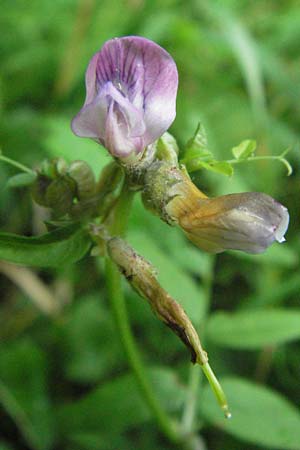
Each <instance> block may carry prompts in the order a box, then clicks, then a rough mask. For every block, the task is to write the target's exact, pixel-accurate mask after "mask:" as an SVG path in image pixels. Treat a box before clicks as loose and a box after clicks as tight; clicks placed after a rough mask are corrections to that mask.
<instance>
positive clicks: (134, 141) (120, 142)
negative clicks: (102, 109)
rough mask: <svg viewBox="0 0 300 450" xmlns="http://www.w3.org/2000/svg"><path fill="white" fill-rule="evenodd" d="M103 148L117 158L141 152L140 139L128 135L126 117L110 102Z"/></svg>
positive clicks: (128, 127) (116, 105)
mask: <svg viewBox="0 0 300 450" xmlns="http://www.w3.org/2000/svg"><path fill="white" fill-rule="evenodd" d="M104 142H105V146H106V148H108V149H109V150H110V152H111V153H112V154H113V155H114V156H117V157H120V158H127V157H128V156H129V155H131V154H134V153H139V152H140V151H141V150H143V147H144V145H143V140H142V138H141V137H132V136H131V135H130V126H129V124H128V122H127V119H126V116H125V114H124V112H123V111H122V109H120V108H119V105H118V104H117V103H116V102H115V101H114V100H112V101H111V103H110V105H109V108H108V114H107V117H106V125H105V138H104Z"/></svg>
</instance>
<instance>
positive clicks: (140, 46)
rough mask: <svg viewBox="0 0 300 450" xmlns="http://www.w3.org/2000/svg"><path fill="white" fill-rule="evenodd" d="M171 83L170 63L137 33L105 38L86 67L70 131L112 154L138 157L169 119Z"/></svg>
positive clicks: (173, 88)
mask: <svg viewBox="0 0 300 450" xmlns="http://www.w3.org/2000/svg"><path fill="white" fill-rule="evenodd" d="M177 87H178V74H177V68H176V64H175V62H174V61H173V59H172V58H171V56H170V55H169V54H168V53H167V52H166V51H165V50H164V49H163V48H161V47H160V46H159V45H157V44H155V43H154V42H152V41H149V40H148V39H145V38H142V37H137V36H128V37H124V38H116V39H112V40H110V41H107V42H106V43H105V44H104V45H103V47H102V49H101V50H100V51H99V52H98V53H96V54H95V55H94V56H93V58H92V59H91V61H90V64H89V66H88V69H87V72H86V90H87V93H86V99H85V103H84V106H83V108H82V109H81V111H80V112H79V113H78V114H77V116H75V118H74V119H73V121H72V130H73V131H74V133H75V134H77V135H79V136H81V137H91V138H94V139H98V140H99V141H100V142H101V143H102V144H103V145H104V146H105V147H106V148H107V149H108V150H109V151H110V153H111V154H112V155H114V156H116V157H121V158H122V157H124V155H127V156H128V155H129V154H130V153H133V154H135V155H138V154H140V153H141V152H143V150H144V148H145V147H146V146H147V145H149V144H151V143H152V142H154V141H155V140H156V139H158V138H159V137H160V136H161V135H162V134H163V133H164V132H165V131H166V130H167V129H168V128H169V126H170V125H171V123H172V122H173V120H174V118H175V115H176V94H177Z"/></svg>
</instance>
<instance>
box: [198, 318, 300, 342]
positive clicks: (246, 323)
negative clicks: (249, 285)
mask: <svg viewBox="0 0 300 450" xmlns="http://www.w3.org/2000/svg"><path fill="white" fill-rule="evenodd" d="M206 332H207V337H208V339H209V340H210V341H211V342H214V343H215V344H217V345H220V346H221V347H229V348H243V349H257V348H261V347H264V346H268V345H276V344H281V343H283V342H288V341H291V340H295V339H299V338H300V309H299V310H286V309H273V310H272V309H271V310H261V309H259V310H255V311H252V310H249V311H243V312H237V313H234V314H231V313H224V312H217V313H215V314H213V315H212V316H210V319H209V321H208V324H207V328H206Z"/></svg>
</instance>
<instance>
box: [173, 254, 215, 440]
mask: <svg viewBox="0 0 300 450" xmlns="http://www.w3.org/2000/svg"><path fill="white" fill-rule="evenodd" d="M214 261H215V258H214V257H213V256H209V265H208V268H207V273H206V274H205V277H203V291H204V296H205V297H206V298H205V304H206V312H205V314H204V316H203V317H202V321H204V320H205V317H206V315H207V310H208V308H209V304H210V300H211V289H212V282H213V268H214ZM196 331H198V330H197V329H196ZM201 379H202V370H199V366H191V367H190V373H189V381H188V391H187V396H186V401H185V405H184V410H183V414H182V421H181V424H182V430H183V432H184V433H185V434H188V433H191V432H192V430H193V429H194V421H195V417H196V409H197V403H198V399H197V396H198V391H199V387H200V383H201Z"/></svg>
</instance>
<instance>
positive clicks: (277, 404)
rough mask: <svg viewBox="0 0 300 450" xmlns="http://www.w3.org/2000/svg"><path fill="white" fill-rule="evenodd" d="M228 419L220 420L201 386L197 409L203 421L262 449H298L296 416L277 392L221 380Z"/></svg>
mask: <svg viewBox="0 0 300 450" xmlns="http://www.w3.org/2000/svg"><path fill="white" fill-rule="evenodd" d="M221 383H222V386H223V388H224V390H225V391H226V393H227V396H228V401H229V403H230V407H231V410H232V420H220V417H219V416H218V406H217V405H216V404H215V402H214V398H213V396H212V393H211V390H210V388H209V386H205V388H204V392H203V395H202V398H201V402H200V403H199V409H200V410H201V413H202V415H203V416H204V417H205V418H206V420H207V421H208V422H209V423H210V424H212V425H214V426H216V427H218V428H221V429H222V430H223V431H226V432H227V433H229V434H231V435H233V436H234V437H236V438H238V439H242V440H244V441H246V442H250V443H253V444H257V445H261V446H262V447H263V448H274V449H285V450H299V442H300V414H299V411H298V410H297V409H296V408H295V406H294V405H293V404H291V403H290V402H288V401H287V400H286V399H285V398H284V397H282V396H281V395H279V394H278V393H277V392H275V391H273V390H271V389H269V388H266V387H263V386H259V385H256V384H254V383H251V382H249V381H247V380H245V379H242V378H229V377H228V378H223V379H222V380H221Z"/></svg>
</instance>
